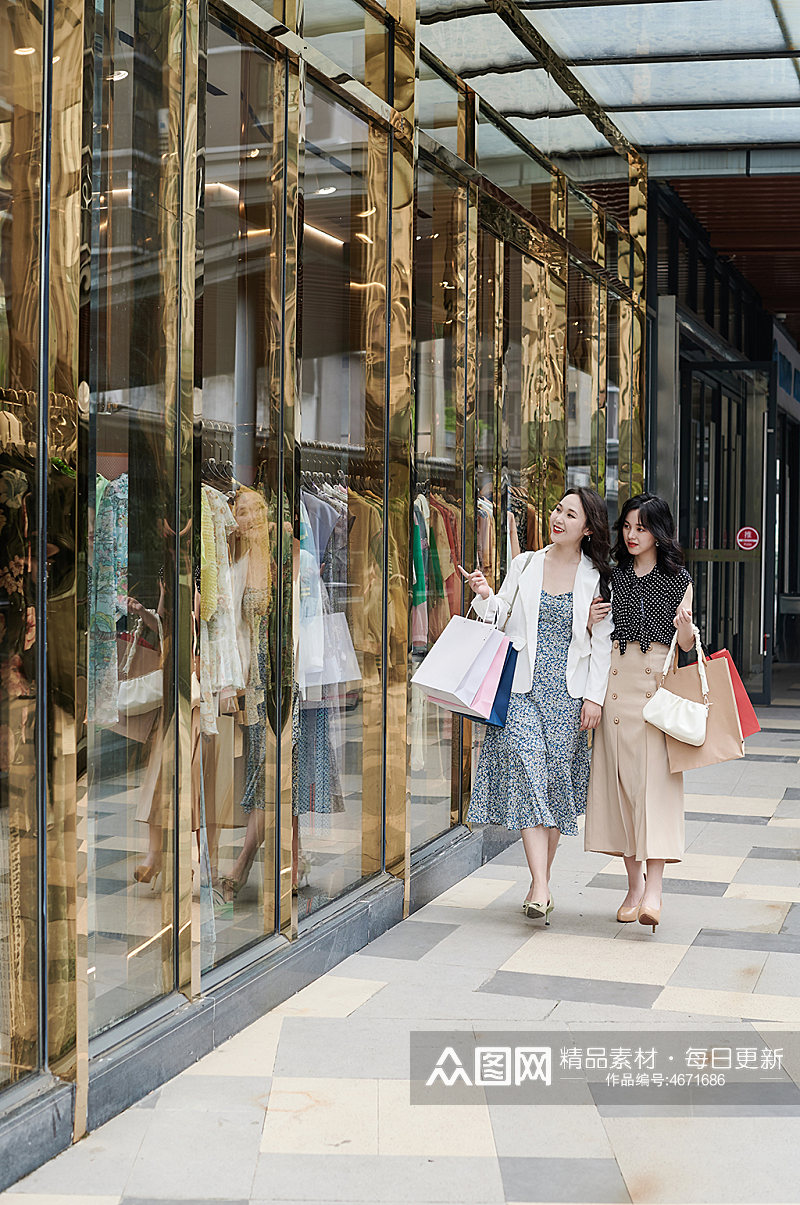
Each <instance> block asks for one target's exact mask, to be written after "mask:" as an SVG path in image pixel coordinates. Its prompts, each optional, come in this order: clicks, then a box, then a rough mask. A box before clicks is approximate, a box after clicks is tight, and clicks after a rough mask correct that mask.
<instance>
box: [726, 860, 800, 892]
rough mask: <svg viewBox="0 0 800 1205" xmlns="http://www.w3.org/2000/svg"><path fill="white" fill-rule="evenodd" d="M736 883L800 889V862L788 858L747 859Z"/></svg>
mask: <svg viewBox="0 0 800 1205" xmlns="http://www.w3.org/2000/svg"><path fill="white" fill-rule="evenodd" d="M732 882H734V883H751V884H753V883H755V884H757V885H758V886H759V887H766V886H770V887H800V862H790V861H788V860H787V859H786V858H745V860H744V862H742V864H741V866H740V867H739V869H738V870H737V871H736V874H735V875H734V876H733V879H732Z"/></svg>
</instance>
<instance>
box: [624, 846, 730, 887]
mask: <svg viewBox="0 0 800 1205" xmlns="http://www.w3.org/2000/svg"><path fill="white" fill-rule="evenodd" d="M743 861H744V857H743V856H742V857H731V856H729V855H727V854H692V853H687V854H686V857H685V858H684V859H683V861H682V862H670V863H669V864H668V865H667V866H666V867H665V869H664V877H665V878H668V879H691V880H692V881H693V882H695V881H704V882H707V883H730V881H731V879H732V878H733V876H734V875H735V874H736V872H737V870H738V869H739V867H740V866H741V864H742V862H743ZM620 870H621V864H620V860H619V858H612V859H611V861H610V862H608V863H607V864H606V865H605V866H604V867H603V869H602V872H601V873H602V874H619V873H620Z"/></svg>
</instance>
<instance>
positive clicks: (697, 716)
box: [642, 628, 709, 746]
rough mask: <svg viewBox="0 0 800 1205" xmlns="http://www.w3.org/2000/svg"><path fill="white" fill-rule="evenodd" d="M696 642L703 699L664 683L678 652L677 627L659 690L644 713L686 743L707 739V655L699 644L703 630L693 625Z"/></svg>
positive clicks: (697, 743)
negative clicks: (699, 700) (684, 695)
mask: <svg viewBox="0 0 800 1205" xmlns="http://www.w3.org/2000/svg"><path fill="white" fill-rule="evenodd" d="M694 643H695V648H696V649H697V672H698V674H699V675H700V683H701V685H702V689H703V701H702V703H696V702H694V700H692V699H684V698H682V697H681V696H680V695H676V694H673V692H672V691H671V690H667V688H666V687H665V686H664V682H665V679H666V677H667V674H668V673H669V670H670V668H671V666H672V665H674V660H675V656H676V654H677V646H678V632H677V630H676V632H675V635H674V636H673V637H672V644H671V645H670V646H669V652H668V653H667V659H666V661H665V662H664V669H663V670H662V673H661V682H660V683H659V687H658V690H657V691H656V692H655V694H654V695H653V697H652V699H650V700H649V702H647V703H645V705H644V708H643V710H642V717H643V719H645V720H646V721H647V723H648V724H652V725H653V727H654V728H660V729H661V731H662V732H666V734H667V736H673V737H674V738H675V740H676V741H682V742H683V743H684V744H685V745H696V746H700V745H702V744H704V743H705V739H706V727H707V725H708V708H709V702H708V678H707V677H706V667H705V657H704V655H703V650H702V647H701V645H700V633H699V631H698V630H697V628H694Z"/></svg>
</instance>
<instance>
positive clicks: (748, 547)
mask: <svg viewBox="0 0 800 1205" xmlns="http://www.w3.org/2000/svg"><path fill="white" fill-rule="evenodd" d="M760 539H761V536H760V535H759V534H758V532H757V531H756V529H755V527H740V528H739V530H738V531H737V533H736V544H737V546H738V547H739V548H742V549H744V551H745V552H752V551H753V549H754V548H758V544H759V541H760Z"/></svg>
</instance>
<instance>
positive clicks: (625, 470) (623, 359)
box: [619, 301, 637, 511]
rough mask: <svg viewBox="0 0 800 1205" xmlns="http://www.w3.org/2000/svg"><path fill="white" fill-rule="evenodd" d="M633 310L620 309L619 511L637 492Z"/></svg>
mask: <svg viewBox="0 0 800 1205" xmlns="http://www.w3.org/2000/svg"><path fill="white" fill-rule="evenodd" d="M632 350H633V308H632V306H631V305H630V303H629V302H627V301H621V302H620V307H619V509H620V511H621V510H622V507H623V506H624V504H625V503H626V502H627V500H628V498H630V497H632V496H633V494H635V493H636V492H637V490H636V489H634V488H633V485H632V473H631V427H632V423H633V415H634V405H635V401H634V392H635V388H634V383H633V373H634V365H633V360H632Z"/></svg>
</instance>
